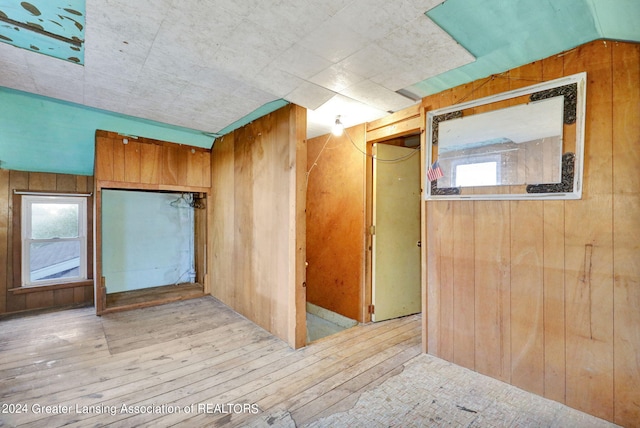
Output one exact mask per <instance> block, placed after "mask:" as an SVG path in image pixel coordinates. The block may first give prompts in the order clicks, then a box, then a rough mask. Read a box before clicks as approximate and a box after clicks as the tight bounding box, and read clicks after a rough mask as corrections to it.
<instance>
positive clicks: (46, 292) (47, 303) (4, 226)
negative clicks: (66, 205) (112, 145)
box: [0, 169, 93, 314]
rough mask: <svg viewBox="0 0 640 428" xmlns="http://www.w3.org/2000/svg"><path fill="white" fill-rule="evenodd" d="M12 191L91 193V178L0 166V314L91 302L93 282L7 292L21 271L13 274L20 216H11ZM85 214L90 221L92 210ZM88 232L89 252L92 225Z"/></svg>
mask: <svg viewBox="0 0 640 428" xmlns="http://www.w3.org/2000/svg"><path fill="white" fill-rule="evenodd" d="M14 190H29V191H34V192H38V191H49V192H79V193H91V192H92V191H93V177H88V176H84V175H68V174H49V173H41V172H24V171H8V170H2V169H0V268H1V269H0V314H4V313H11V312H20V311H26V310H32V309H41V308H53V307H64V306H71V305H82V304H92V303H93V283H92V281H90V283H89V284H87V283H83V284H84V285H78V286H75V287H73V286H72V287H68V286H60V285H56V286H48V287H42V288H39V287H36V288H29V289H26V288H25V289H22V290H13V291H10V290H11V289H15V288H19V287H20V281H19V277H20V274H19V273H17V274H16V270H17V271H18V272H19V270H20V259H19V257H20V248H19V240H20V219H19V218H16V217H15V216H14V215H13V213H14V203H17V200H18V199H19V198H18V197H14V195H13V191H14ZM91 201H92V199H91V198H89V201H88V206H89V207H91V205H92V202H91ZM88 215H89V221H90V222H91V219H92V213H91V210H89V212H88ZM88 232H89V236H88V244H89V252H90V253H91V247H92V245H91V244H92V241H93V235H92V233H91V232H92V228H91V227H90V228H89V229H88ZM16 240H17V241H18V245H16ZM87 261H88V272H89V277H90V278H92V277H93V276H92V272H93V269H92V258H91V257H89V259H88V260H87Z"/></svg>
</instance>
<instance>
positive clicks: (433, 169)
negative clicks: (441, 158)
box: [427, 161, 444, 181]
mask: <svg viewBox="0 0 640 428" xmlns="http://www.w3.org/2000/svg"><path fill="white" fill-rule="evenodd" d="M440 177H444V173H443V172H442V168H440V164H439V163H438V161H435V162H434V163H433V165H431V166H430V167H429V171H427V178H428V179H429V181H433V180H437V179H438V178H440Z"/></svg>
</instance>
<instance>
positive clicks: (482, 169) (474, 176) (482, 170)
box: [456, 162, 498, 187]
mask: <svg viewBox="0 0 640 428" xmlns="http://www.w3.org/2000/svg"><path fill="white" fill-rule="evenodd" d="M496 184H498V173H497V162H481V163H467V164H460V165H457V166H456V187H465V186H495V185H496Z"/></svg>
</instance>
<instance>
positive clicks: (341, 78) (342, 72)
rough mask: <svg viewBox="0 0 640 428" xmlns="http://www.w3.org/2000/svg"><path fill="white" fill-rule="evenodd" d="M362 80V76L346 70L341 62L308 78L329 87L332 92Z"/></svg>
mask: <svg viewBox="0 0 640 428" xmlns="http://www.w3.org/2000/svg"><path fill="white" fill-rule="evenodd" d="M363 80H364V77H362V76H360V75H358V74H356V73H354V72H352V71H349V70H347V69H346V68H345V67H344V65H342V63H339V64H336V65H333V66H331V67H329V68H326V69H324V70H322V71H321V72H320V73H318V74H316V75H315V76H313V77H311V78H310V79H309V81H311V82H313V83H315V84H316V85H320V86H322V87H325V88H328V89H331V90H332V91H334V92H340V91H342V90H343V89H345V88H348V87H349V86H352V85H355V84H356V83H358V82H362V81H363Z"/></svg>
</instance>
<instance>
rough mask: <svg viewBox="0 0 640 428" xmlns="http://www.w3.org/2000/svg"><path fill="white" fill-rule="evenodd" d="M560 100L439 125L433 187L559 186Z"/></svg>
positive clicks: (560, 159)
mask: <svg viewBox="0 0 640 428" xmlns="http://www.w3.org/2000/svg"><path fill="white" fill-rule="evenodd" d="M563 106H564V97H563V96H557V97H552V98H548V99H544V100H541V101H535V102H530V103H527V104H520V105H517V106H513V107H508V108H503V109H500V110H493V111H490V112H486V113H479V114H474V115H470V116H465V117H460V118H456V119H449V120H445V121H442V122H440V123H439V132H438V140H437V151H438V162H439V164H440V167H441V169H442V171H443V173H444V176H443V177H441V178H439V179H438V180H437V187H438V188H450V187H470V186H509V185H522V184H539V183H559V182H561V181H562V137H563V135H562V131H563V109H564V107H563Z"/></svg>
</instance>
